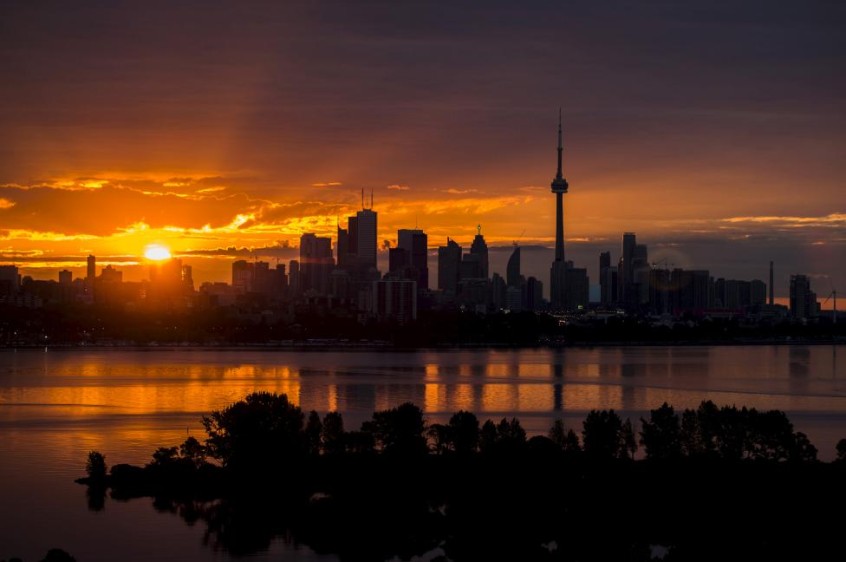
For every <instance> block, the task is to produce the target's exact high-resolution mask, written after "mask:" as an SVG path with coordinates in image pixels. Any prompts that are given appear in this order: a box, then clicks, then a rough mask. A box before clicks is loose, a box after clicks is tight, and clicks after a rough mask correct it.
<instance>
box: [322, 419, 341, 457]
mask: <svg viewBox="0 0 846 562" xmlns="http://www.w3.org/2000/svg"><path fill="white" fill-rule="evenodd" d="M320 440H321V445H322V447H323V452H324V453H325V454H327V455H337V454H341V453H343V452H344V451H345V450H346V445H345V438H344V418H343V417H342V416H341V414H340V413H339V412H328V413H327V414H326V415H325V416H323V426H322V427H321V430H320Z"/></svg>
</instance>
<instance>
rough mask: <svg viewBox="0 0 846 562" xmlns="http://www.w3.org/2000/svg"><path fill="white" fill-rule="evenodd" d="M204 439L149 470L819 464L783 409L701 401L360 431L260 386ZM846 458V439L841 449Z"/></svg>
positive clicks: (395, 424)
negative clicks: (380, 458)
mask: <svg viewBox="0 0 846 562" xmlns="http://www.w3.org/2000/svg"><path fill="white" fill-rule="evenodd" d="M202 423H203V427H204V429H205V431H206V438H205V440H204V442H200V441H199V440H198V439H196V438H195V437H193V436H192V437H188V438H187V439H186V440H185V441H184V442H183V443H182V444H181V445H179V446H174V447H161V448H159V449H157V450H156V451H155V452H154V453H153V459H152V461H151V463H150V464H149V465H148V468H151V469H166V468H177V467H182V468H183V469H186V468H190V469H200V468H201V467H203V466H205V465H208V464H210V463H211V464H213V465H215V466H219V467H222V468H223V469H225V470H227V471H232V472H239V471H243V470H254V469H256V468H257V467H259V468H261V469H262V470H263V471H267V470H270V471H273V470H276V469H280V468H285V467H286V466H290V465H291V464H292V463H296V462H297V461H302V460H303V459H306V458H309V457H319V456H327V457H338V456H344V455H378V454H381V455H386V456H392V457H420V456H424V455H436V456H458V457H467V456H470V455H476V454H480V455H519V454H520V453H521V452H525V450H526V448H527V447H532V448H534V449H540V450H546V451H548V452H550V454H561V455H564V456H566V457H570V458H573V459H576V458H580V459H584V460H588V461H608V460H614V459H616V460H634V459H635V458H636V455H637V452H638V451H639V450H640V448H641V447H642V449H643V458H644V459H646V460H647V461H671V460H679V459H705V460H723V461H741V460H751V461H772V462H814V461H816V460H817V448H816V447H815V446H814V445H813V444H812V443H811V442H810V441H809V439H808V437H807V436H806V435H805V434H804V433H802V432H797V431H795V430H794V428H793V424H792V423H791V422H790V420H789V419H788V417H787V415H786V414H785V413H784V412H782V411H779V410H769V411H758V410H757V409H755V408H746V407H741V408H737V407H736V406H722V407H719V406H717V405H716V404H714V403H713V402H712V401H710V400H709V401H703V402H702V403H701V404H700V405H699V407H698V408H696V409H695V410H694V409H685V410H684V411H682V412H681V414H679V413H678V412H677V411H676V410H675V409H674V408H673V407H672V406H670V405H669V404H667V403H664V404H662V405H661V406H660V407H659V408H657V409H654V410H651V411H650V412H649V416H648V417H647V418H640V430H639V431H637V432H636V431H635V429H634V424H632V422H631V420H630V419H625V420H623V419H622V418H621V417H620V415H619V414H618V413H617V412H615V411H614V410H613V409H612V410H592V411H591V412H590V413H588V414H587V416H586V418H585V419H584V421H583V423H582V428H581V432H580V433H577V432H576V431H575V430H574V429H572V428H566V427H565V425H564V423H563V421H562V420H556V421H555V423H554V424H553V426H552V427H551V428H550V430H549V432H548V434H547V435H545V436H541V435H538V436H534V437H532V438H528V437H527V434H526V431H525V430H524V429H523V427H522V425H521V423H520V421H519V420H518V419H517V418H511V419H507V418H502V419H501V420H500V421H499V422H495V421H493V420H486V421H485V422H484V423H480V420H479V418H478V417H477V416H476V415H475V414H474V413H472V412H467V411H463V410H462V411H459V412H456V413H455V414H453V415H452V416H451V417H450V419H449V421H448V422H447V423H444V424H439V423H433V424H429V423H427V422H426V419H425V416H424V413H423V411H422V410H421V409H420V408H419V407H418V406H416V405H414V404H412V403H410V402H406V403H404V404H401V405H399V406H397V407H395V408H390V409H387V410H382V411H377V412H374V413H373V416H372V418H371V419H370V420H368V421H366V422H364V423H363V424H362V425H361V427H360V428H359V429H357V430H347V429H346V428H345V425H344V419H343V416H342V414H341V413H340V412H328V413H326V414H325V415H324V416H322V417H321V416H320V415H319V414H318V412H316V411H311V412H309V413H308V415H306V414H305V413H304V412H303V411H302V409H301V408H300V407H299V406H296V405H295V404H293V403H292V402H291V401H290V400H289V399H288V397H287V396H286V395H285V394H276V393H270V392H255V393H252V394H249V395H248V396H246V397H245V398H244V399H243V400H239V401H238V402H236V403H234V404H231V405H229V406H227V407H225V408H223V409H221V410H216V411H213V412H211V413H210V414H209V415H208V416H204V417H203V420H202ZM837 459H838V460H840V461H846V439H843V440H841V441H840V443H839V444H838V446H837ZM86 468H87V472H88V475H89V477H90V478H91V479H93V480H100V479H103V478H105V477H106V465H105V457H104V456H103V455H102V454H101V453H99V452H97V451H92V452H91V453H90V454H89V458H88V465H87V467H86Z"/></svg>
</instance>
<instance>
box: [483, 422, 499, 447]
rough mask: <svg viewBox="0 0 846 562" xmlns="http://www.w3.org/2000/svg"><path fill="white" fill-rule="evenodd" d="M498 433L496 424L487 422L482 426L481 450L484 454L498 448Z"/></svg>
mask: <svg viewBox="0 0 846 562" xmlns="http://www.w3.org/2000/svg"><path fill="white" fill-rule="evenodd" d="M496 442H497V431H496V424H495V423H494V422H493V421H491V420H486V421H485V423H484V424H482V429H481V431H480V432H479V450H481V451H482V452H483V453H486V452H489V451H492V450H493V449H494V447H495V446H496Z"/></svg>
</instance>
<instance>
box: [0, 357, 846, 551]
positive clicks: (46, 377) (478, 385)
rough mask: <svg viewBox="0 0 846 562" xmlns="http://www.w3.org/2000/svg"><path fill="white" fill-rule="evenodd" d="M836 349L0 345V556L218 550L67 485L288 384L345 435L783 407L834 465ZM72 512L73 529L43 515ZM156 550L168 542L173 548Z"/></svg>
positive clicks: (58, 517)
mask: <svg viewBox="0 0 846 562" xmlns="http://www.w3.org/2000/svg"><path fill="white" fill-rule="evenodd" d="M843 354H844V347H843V346H840V347H833V346H780V347H779V346H750V347H707V346H703V347H607V348H594V349H565V350H520V351H510V350H509V351H502V350H458V351H421V352H408V353H395V352H387V351H379V352H324V351H321V352H277V351H252V350H243V351H216V350H154V351H146V350H145V351H136V350H93V351H92V350H50V351H48V352H47V353H44V352H43V351H18V352H13V351H5V352H0V458H2V463H0V490H2V493H3V496H2V497H3V498H4V500H5V501H6V502H7V505H9V506H12V507H13V508H14V509H5V510H2V511H3V515H0V518H2V519H0V559H2V558H4V557H6V558H8V557H10V556H13V555H15V556H23V557H24V559H39V557H41V556H43V554H44V553H45V552H46V550H47V548H49V547H51V546H53V545H60V546H63V547H64V548H66V549H67V550H69V551H70V552H72V553H73V554H74V555H75V556H77V558H78V559H86V560H97V559H102V560H108V559H112V558H114V556H113V555H114V554H115V553H114V552H112V553H111V554H112V556H109V555H107V554H103V553H102V552H101V551H99V550H97V547H96V546H95V545H91V544H89V543H88V542H86V541H84V540H82V539H81V538H80V536H84V535H85V533H88V534H89V535H90V534H92V533H93V534H102V533H104V532H106V531H109V530H111V531H113V532H121V531H120V529H115V528H113V526H115V525H125V526H126V527H127V528H128V529H133V528H136V527H137V526H138V525H140V524H142V523H143V525H144V526H145V527H144V529H145V531H144V540H143V541H142V540H141V539H140V538H139V539H138V540H137V541H136V542H137V544H136V545H135V546H136V547H137V548H138V549H139V552H142V553H145V554H144V556H139V557H137V558H135V559H138V560H141V559H149V558H151V557H152V558H156V559H167V558H168V557H170V556H171V554H172V553H174V552H175V553H178V554H179V556H181V558H176V557H173V558H171V559H174V560H175V559H185V560H208V559H212V558H215V557H217V558H221V559H226V557H225V556H224V555H223V554H217V555H213V553H211V551H209V550H207V549H205V548H204V547H202V544H201V542H202V541H201V537H200V534H198V531H197V530H196V529H190V528H188V527H186V526H184V525H182V524H181V523H180V522H179V521H178V520H176V519H172V520H169V521H168V518H167V517H164V516H160V515H158V514H155V513H154V512H152V510H151V509H149V506H146V505H145V506H143V507H144V509H139V508H138V507H137V505H138V504H139V503H140V502H131V503H130V504H120V505H118V504H115V503H114V502H111V503H110V502H107V510H108V511H109V513H110V516H109V517H108V518H104V517H99V518H98V517H97V515H101V514H90V513H88V512H87V511H86V509H85V500H84V491H83V490H82V489H81V488H79V487H78V486H76V485H74V484H73V483H72V479H73V478H75V477H77V476H79V475H81V472H82V467H83V464H84V458H85V454H86V453H87V451H89V450H92V449H97V450H100V451H103V452H104V453H105V454H106V456H107V460H108V462H109V463H110V464H114V463H117V462H132V463H143V462H146V461H147V460H148V459H149V458H150V457H149V455H150V453H151V452H152V451H153V450H154V449H155V448H156V447H159V446H164V445H174V444H177V443H179V442H180V441H182V440H183V439H184V438H185V436H186V435H187V434H193V435H196V436H199V437H202V428H201V425H200V416H201V415H202V414H203V413H207V412H209V411H211V410H214V409H218V408H221V407H223V406H225V405H227V404H229V403H231V402H234V401H236V400H238V399H240V398H242V397H243V396H244V395H246V394H248V393H250V392H253V391H257V390H268V391H273V392H279V393H286V394H288V396H289V397H290V399H291V400H292V401H294V402H295V403H297V404H299V405H300V406H301V407H302V408H303V409H305V410H311V409H315V410H317V411H319V412H321V413H324V412H326V411H330V410H338V411H341V412H342V413H344V417H345V425H346V426H347V428H348V429H350V428H356V427H357V426H358V425H359V424H360V423H361V422H362V421H364V420H365V419H367V418H369V416H370V414H371V413H372V412H373V411H374V410H379V409H385V408H390V407H393V406H396V405H398V404H400V403H402V402H406V401H411V402H414V403H415V404H418V405H419V406H421V407H422V408H424V410H425V412H426V413H427V417H428V419H429V420H430V421H432V422H443V421H446V419H448V417H449V416H450V415H451V414H452V413H453V412H455V411H458V410H462V409H463V410H469V411H473V412H475V413H477V414H478V415H479V416H480V418H482V419H486V418H494V419H499V418H500V417H504V416H508V417H511V416H516V417H519V418H520V420H521V422H522V423H523V425H524V427H526V429H527V430H528V431H529V433H530V434H531V433H543V432H545V431H546V430H547V429H548V428H549V426H550V425H551V424H552V421H553V420H554V419H556V418H559V417H560V418H563V419H564V420H565V423H566V424H567V425H569V426H571V427H574V428H575V429H577V430H578V429H579V424H580V422H581V420H582V419H583V417H584V415H585V414H586V413H587V412H588V411H589V410H591V409H595V408H613V409H615V410H618V411H621V412H622V413H623V415H624V416H630V417H631V418H632V419H633V421H636V420H637V418H638V417H640V416H642V415H646V414H647V413H648V410H649V409H650V408H655V407H657V406H659V405H660V404H661V403H663V402H668V403H670V404H672V405H674V406H675V407H676V408H688V407H691V408H692V407H696V406H697V405H698V404H699V402H700V401H702V400H704V399H712V400H714V401H715V402H717V403H718V404H736V405H738V406H740V405H746V406H750V407H757V408H759V409H771V408H778V409H782V410H785V411H787V412H788V413H789V415H790V417H791V419H792V420H793V421H794V423H795V425H796V427H797V429H799V430H801V431H805V432H806V433H808V435H809V436H810V438H811V440H812V441H813V442H814V443H815V444H816V445H817V446H818V447H819V448H820V451H821V457H822V458H824V459H830V458H831V457H832V456H833V447H834V443H836V441H837V439H839V438H840V437H846V372H844V366H843V365H844V364H846V362H844V361H843ZM838 355H839V356H840V361H839V362H838ZM15 510H17V512H16V511H15ZM47 512H49V513H50V514H51V515H50V517H49V518H48V517H45V516H44V514H45V513H47ZM112 516H115V517H112ZM68 520H73V525H71V527H73V528H75V529H77V530H78V531H79V532H78V533H75V534H74V533H67V532H65V531H64V530H62V529H64V527H61V525H60V523H51V521H58V522H62V521H64V522H65V523H67V521H68ZM163 521H167V523H164V522H163ZM133 532H135V531H133ZM80 533H81V535H80ZM123 533H124V534H126V529H123ZM151 533H152V535H153V538H152V539H151V538H150V535H151ZM133 536H135V535H133ZM127 540H129V541H130V542H132V540H135V539H132V538H131V537H130V538H129V539H127ZM155 544H161V545H165V544H170V546H171V549H170V550H169V551H168V552H169V553H170V554H164V553H162V552H158V551H156V550H155V546H154V545H155ZM6 545H8V546H6ZM174 545H176V546H174ZM6 548H11V549H13V550H5V549H6ZM99 548H101V549H102V548H103V546H102V545H100V547H99ZM291 548H292V547H290V546H287V545H284V544H280V545H278V552H276V553H275V554H273V553H269V554H267V557H268V559H269V558H270V557H271V556H276V557H277V558H278V555H279V553H281V552H284V553H285V557H286V558H285V559H291V560H312V559H314V560H316V559H317V558H314V557H312V558H309V556H310V555H309V554H308V552H307V551H297V552H293V553H292V552H291ZM151 549H152V550H151ZM125 554H126V552H123V553H122V557H123V558H124V559H132V558H126V557H125ZM330 559H331V558H330Z"/></svg>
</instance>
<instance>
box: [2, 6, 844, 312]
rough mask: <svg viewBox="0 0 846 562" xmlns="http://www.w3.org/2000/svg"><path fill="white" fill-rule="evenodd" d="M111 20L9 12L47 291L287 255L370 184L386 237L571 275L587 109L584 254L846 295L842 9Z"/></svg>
mask: <svg viewBox="0 0 846 562" xmlns="http://www.w3.org/2000/svg"><path fill="white" fill-rule="evenodd" d="M101 8H102V7H101V6H96V5H93V4H92V5H89V6H82V7H78V8H74V9H73V10H70V9H69V8H64V7H54V8H52V9H49V10H37V9H35V8H33V7H31V6H27V5H26V3H20V4H18V3H10V4H7V5H4V7H3V8H2V11H3V18H2V19H3V21H5V22H8V24H7V26H6V27H5V28H4V31H5V33H4V38H3V39H0V51H2V53H3V55H4V57H5V58H6V60H8V61H9V62H10V64H8V65H4V66H3V69H2V70H0V72H2V77H3V78H4V80H5V81H6V82H7V83H10V84H15V87H14V88H8V89H5V90H4V92H3V93H2V94H0V96H2V97H0V99H2V101H3V104H2V107H3V108H4V109H3V110H2V112H3V117H4V118H3V120H2V121H0V122H2V123H3V124H2V126H0V132H2V136H3V138H4V141H3V142H2V145H0V170H2V172H0V262H2V263H15V264H17V265H18V266H20V267H21V270H22V273H23V274H25V275H33V276H34V277H36V278H39V279H47V278H49V279H55V278H56V275H57V273H58V271H59V270H61V269H66V268H70V269H72V270H73V271H74V273H75V275H77V276H79V275H81V273H82V272H83V271H84V268H85V259H86V256H87V255H89V254H95V255H97V256H98V260H99V263H101V264H113V265H115V266H117V267H119V268H122V269H124V270H125V276H126V278H127V279H140V278H142V277H143V276H144V275H145V269H146V265H144V263H143V262H142V263H141V265H139V266H133V265H130V264H127V262H136V261H139V260H140V256H142V255H143V253H144V249H145V248H146V247H147V245H149V244H155V243H158V244H162V245H164V246H166V247H168V248H170V250H171V251H172V253H173V255H174V256H176V257H181V258H183V259H184V260H186V262H190V263H192V265H193V266H194V277H195V279H196V280H197V281H198V282H202V281H206V280H224V279H227V278H228V274H229V265H230V264H231V262H232V261H233V260H235V259H242V258H245V257H250V255H251V254H250V252H242V251H240V249H241V248H246V249H248V250H249V249H253V250H255V251H254V252H253V254H255V255H257V256H258V257H259V258H260V259H266V260H270V261H272V260H273V259H274V258H275V257H277V256H279V257H280V258H281V259H284V260H288V259H291V258H292V257H293V256H294V255H295V253H296V246H297V244H298V240H299V237H300V236H301V235H302V234H303V233H306V232H314V233H315V234H317V235H318V236H333V235H334V232H335V229H336V227H337V217H338V216H348V215H350V214H352V213H354V212H355V211H356V210H357V209H358V207H359V205H358V201H359V194H360V190H361V189H362V188H364V189H365V190H366V191H368V192H369V191H370V190H374V191H375V208H376V210H377V211H378V212H379V214H380V220H379V232H378V233H377V236H378V239H379V242H380V244H379V246H380V247H381V245H382V241H383V240H390V241H391V242H392V245H393V246H396V243H397V240H396V232H397V230H399V229H412V228H420V229H422V230H424V231H425V232H426V233H427V235H428V240H429V250H430V260H431V259H432V254H433V253H434V251H436V250H435V249H436V248H437V247H438V246H440V245H442V244H444V243H445V240H446V238H447V237H450V238H453V239H455V240H457V241H458V242H459V243H460V244H461V245H463V246H468V245H469V244H470V242H471V240H472V238H473V235H474V233H475V230H476V225H477V224H482V226H483V228H484V232H485V238H486V240H487V242H488V244H489V246H490V248H491V271H492V272H499V273H500V274H504V273H505V267H504V262H505V260H506V259H507V257H508V254H509V250H510V247H511V243H512V241H514V240H517V241H518V242H519V243H520V244H521V246H523V247H524V248H525V249H528V248H533V247H534V248H537V249H536V250H535V253H537V254H538V257H537V259H536V261H537V265H533V263H532V262H533V261H534V260H532V258H531V254H532V251H524V253H523V261H524V270H525V271H526V272H527V274H529V275H534V276H536V277H537V278H538V279H541V280H545V281H546V282H547V283H548V279H549V264H550V262H551V261H552V258H553V250H552V246H553V245H554V240H555V237H554V223H555V216H554V209H553V205H552V204H551V201H550V197H549V192H548V189H549V188H548V187H547V186H548V182H549V164H550V159H551V157H552V150H553V143H554V137H553V135H554V133H553V132H552V128H551V127H550V123H551V121H552V119H553V115H554V111H555V110H557V108H558V107H559V106H561V105H563V106H564V109H565V117H566V119H565V129H566V133H567V139H568V142H567V151H568V160H567V170H568V171H567V176H568V178H569V179H570V181H572V182H574V185H578V190H576V192H574V193H571V194H568V196H567V209H566V212H565V215H566V216H565V223H566V229H565V230H566V232H565V235H568V237H567V238H566V244H567V257H568V258H572V259H573V261H574V262H575V263H576V265H577V266H579V267H587V268H588V271H589V275H590V277H591V280H592V282H593V283H594V284H596V274H595V269H596V265H595V264H596V260H597V257H598V255H599V253H600V252H602V251H609V250H610V251H611V252H612V254H613V258H614V259H615V260H616V259H617V257H618V252H619V251H620V250H619V249H620V246H619V238H620V236H621V234H622V233H623V232H627V231H633V232H636V233H637V234H638V236H640V237H641V239H642V240H644V241H645V242H646V243H647V244H648V245H649V248H650V260H651V261H654V262H656V263H660V262H666V263H674V264H677V265H678V266H681V267H692V266H696V267H701V268H703V269H708V270H710V271H711V272H712V273H713V274H714V275H719V276H725V277H732V278H740V279H753V278H760V279H767V277H766V276H767V268H768V264H769V261H771V260H772V261H775V264H776V288H775V289H776V296H778V297H780V298H786V297H787V293H788V279H789V275H791V274H797V273H801V274H807V275H809V276H810V277H811V278H812V280H813V282H814V286H815V289H816V290H817V292H818V293H819V294H820V295H821V296H822V295H825V294H827V293H828V289H829V287H834V288H838V289H840V290H841V291H842V290H843V289H842V287H843V286H844V285H846V265H844V264H843V260H842V258H840V256H842V255H844V250H846V232H845V231H846V209H844V208H843V207H842V205H843V202H842V201H843V199H842V195H841V191H842V187H841V185H840V182H841V180H840V178H842V177H843V175H844V172H846V168H844V166H846V164H844V163H843V162H842V160H841V158H840V156H839V155H840V152H842V150H841V149H842V146H843V145H844V137H843V135H844V133H843V130H844V128H843V126H842V125H843V123H842V121H843V115H844V111H843V109H844V107H843V103H844V102H843V99H844V97H843V96H842V92H843V78H842V77H841V76H840V75H839V73H836V72H832V70H833V69H834V68H835V67H836V64H837V63H836V61H837V60H838V59H837V57H839V56H842V55H843V53H846V45H845V44H844V43H846V42H845V41H844V39H843V38H842V34H841V33H839V30H840V29H842V23H843V15H842V14H841V13H840V12H838V11H837V10H835V9H833V8H832V7H830V6H827V5H825V4H822V3H810V4H803V5H802V6H801V7H800V6H798V5H793V4H790V3H781V4H774V5H768V7H767V10H766V13H765V14H763V13H761V12H760V11H759V10H758V9H757V6H756V5H755V4H754V3H742V4H740V5H736V6H731V7H725V8H721V7H713V6H709V5H706V4H700V3H696V2H688V3H679V4H678V5H676V6H674V7H672V8H667V7H660V6H651V5H646V6H641V7H632V6H623V5H613V6H607V7H601V8H600V7H594V8H587V7H578V6H571V5H562V6H561V7H559V8H557V9H556V8H555V7H551V6H534V7H532V8H531V9H529V8H522V9H520V8H517V7H513V6H508V5H506V4H499V3H492V4H490V3H489V4H486V8H485V10H484V12H481V11H480V10H477V9H472V8H469V7H465V8H459V7H449V8H446V7H441V8H432V7H425V6H416V5H409V6H403V7H396V8H385V7H384V6H381V7H380V6H375V5H364V6H362V7H360V8H359V9H358V10H357V13H353V12H355V10H352V9H351V8H350V7H345V6H343V5H333V6H332V9H320V8H316V9H314V10H300V9H297V8H294V7H290V6H284V7H282V6H280V7H268V6H264V7H257V8H246V7H240V8H231V9H230V10H227V11H219V10H209V11H202V10H198V9H197V7H196V6H194V5H192V4H191V3H187V4H185V5H183V6H180V7H178V8H172V7H165V6H157V5H155V4H151V5H148V6H146V7H144V8H140V7H137V6H135V7H133V6H130V5H123V4H121V3H117V4H114V5H113V7H110V9H101ZM130 20H131V21H132V23H133V26H132V29H133V32H132V33H129V34H126V33H124V29H125V25H124V24H125V23H126V22H127V21H130ZM176 30H179V32H178V33H176ZM498 37H501V38H503V39H504V40H503V41H498V40H497V38H498ZM318 38H319V39H318ZM35 39H37V40H35ZM717 39H718V40H717ZM446 53H450V54H453V55H454V56H453V57H446V56H444V55H445V54H446ZM727 61H728V62H727ZM412 63H413V64H412ZM286 243H287V244H288V245H289V246H291V248H289V249H286V248H285V247H284V244H286ZM229 248H235V250H234V251H233V250H230V249H229ZM499 254H502V255H503V257H502V259H501V260H499V261H497V260H498V258H497V256H498V255H499ZM378 259H379V264H380V269H381V270H382V271H386V270H387V267H386V266H384V265H382V264H383V263H386V262H387V255H386V252H384V251H381V252H380V253H379V256H378ZM500 262H501V265H500ZM122 263H123V264H126V265H121V264H122ZM432 274H434V271H433V272H432ZM547 290H548V289H547Z"/></svg>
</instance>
